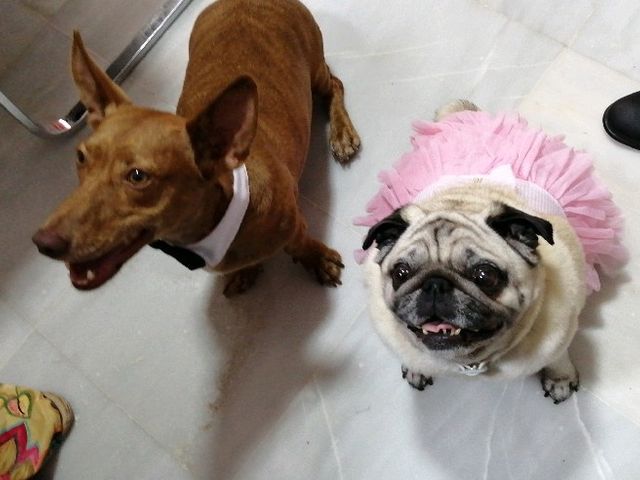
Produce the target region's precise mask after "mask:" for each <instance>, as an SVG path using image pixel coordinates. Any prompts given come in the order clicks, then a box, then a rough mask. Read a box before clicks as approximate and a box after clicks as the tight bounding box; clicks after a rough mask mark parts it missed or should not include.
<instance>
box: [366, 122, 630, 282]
mask: <svg viewBox="0 0 640 480" xmlns="http://www.w3.org/2000/svg"><path fill="white" fill-rule="evenodd" d="M414 130H415V135H414V136H413V138H412V145H413V151H412V152H409V153H407V154H405V155H403V156H402V157H401V158H400V159H399V160H398V161H397V162H396V164H395V165H394V166H393V168H391V169H390V170H387V171H384V172H381V173H380V175H379V179H380V182H382V186H381V187H380V190H379V191H378V193H377V194H376V195H375V197H373V199H371V201H370V202H369V203H368V205H367V212H368V215H366V216H364V217H360V218H356V219H355V221H354V223H355V224H356V225H362V226H372V225H374V224H375V223H376V222H378V221H379V220H381V219H383V218H384V217H386V216H387V215H389V214H390V213H392V212H393V211H394V210H395V209H397V208H399V207H401V206H403V205H406V204H407V203H410V202H412V201H413V199H414V198H415V196H416V195H417V194H418V193H420V192H421V191H422V190H423V189H424V188H425V187H426V186H428V185H430V184H433V183H434V182H436V181H438V179H439V178H440V177H441V176H443V175H483V174H487V173H489V172H490V171H491V170H493V169H494V168H496V167H498V166H501V165H511V168H512V170H513V173H514V174H515V176H516V177H517V178H520V179H523V180H527V181H529V182H533V183H535V184H536V185H538V186H540V187H542V188H544V189H545V190H546V191H547V192H549V193H550V194H551V195H552V196H553V197H554V198H555V199H556V200H557V201H558V203H559V204H560V205H561V206H562V207H563V209H564V212H565V215H566V217H567V219H568V220H569V223H570V224H571V225H572V226H573V228H574V229H575V231H576V234H577V235H578V237H579V238H580V241H581V243H582V246H583V248H584V252H585V257H586V263H587V275H586V277H587V278H586V283H587V287H588V289H589V291H590V292H591V291H594V290H595V291H597V290H599V289H600V278H599V275H598V272H597V270H596V268H597V269H598V270H600V271H601V272H602V273H604V274H607V275H611V274H613V272H614V271H615V270H616V269H617V268H619V267H620V266H621V265H622V264H623V263H624V261H625V260H626V258H627V252H626V250H625V248H624V247H623V245H622V243H621V236H622V228H623V221H622V217H621V215H620V210H619V209H618V208H617V207H616V206H615V204H614V203H613V201H612V199H611V193H610V192H609V191H608V190H607V189H606V188H605V187H604V186H603V185H602V184H601V183H600V181H599V180H598V179H596V178H595V177H594V176H593V164H592V161H591V158H590V157H589V155H587V154H586V153H584V152H580V151H576V150H574V149H572V148H570V147H568V146H567V145H566V144H565V143H564V142H563V137H549V136H547V135H546V134H545V133H544V132H542V131H541V130H539V129H534V128H530V127H529V126H528V125H527V122H526V121H525V120H524V119H522V118H520V117H519V116H518V115H512V114H499V115H496V116H493V115H491V114H489V113H487V112H472V111H464V112H459V113H455V114H453V115H450V116H448V117H447V118H446V119H444V120H442V121H440V122H416V123H414Z"/></svg>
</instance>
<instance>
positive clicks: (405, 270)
mask: <svg viewBox="0 0 640 480" xmlns="http://www.w3.org/2000/svg"><path fill="white" fill-rule="evenodd" d="M410 276H411V268H409V265H407V264H406V263H398V264H396V265H395V266H394V267H393V270H391V280H392V282H393V288H394V290H397V289H398V287H399V286H400V285H402V284H403V283H404V282H406V281H407V279H408V278H409V277H410Z"/></svg>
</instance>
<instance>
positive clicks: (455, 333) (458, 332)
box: [452, 328, 462, 335]
mask: <svg viewBox="0 0 640 480" xmlns="http://www.w3.org/2000/svg"><path fill="white" fill-rule="evenodd" d="M461 331H462V329H461V328H456V329H455V330H454V331H453V333H452V335H460V332H461Z"/></svg>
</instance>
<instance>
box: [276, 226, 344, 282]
mask: <svg viewBox="0 0 640 480" xmlns="http://www.w3.org/2000/svg"><path fill="white" fill-rule="evenodd" d="M284 251H285V252H287V253H288V254H289V255H291V257H292V258H293V261H294V262H296V263H298V262H300V263H301V264H302V266H303V267H304V268H305V269H307V270H308V271H309V272H311V273H312V274H314V275H315V277H316V279H317V280H318V282H320V284H321V285H327V286H330V287H336V286H338V285H342V282H341V281H340V275H341V273H342V269H343V268H344V265H343V264H342V257H340V254H339V253H338V252H336V251H335V250H333V249H331V248H329V247H327V246H326V245H325V244H324V243H322V242H319V241H318V240H315V239H313V238H311V237H310V236H308V235H307V223H306V221H305V220H304V218H303V217H302V215H301V214H298V219H297V225H296V231H295V233H294V234H293V236H292V237H291V240H290V241H289V243H288V244H287V245H286V246H285V247H284Z"/></svg>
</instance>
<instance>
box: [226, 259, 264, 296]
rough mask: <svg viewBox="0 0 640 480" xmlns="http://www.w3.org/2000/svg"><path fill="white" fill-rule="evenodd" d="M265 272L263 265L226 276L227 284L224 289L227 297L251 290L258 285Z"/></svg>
mask: <svg viewBox="0 0 640 480" xmlns="http://www.w3.org/2000/svg"><path fill="white" fill-rule="evenodd" d="M263 271H264V268H262V265H253V266H251V267H247V268H243V269H242V270H238V271H237V272H233V273H229V274H228V275H226V277H227V278H228V280H227V284H226V285H225V287H224V292H223V293H224V296H225V297H234V296H236V295H240V294H241V293H244V292H246V291H247V290H249V289H250V288H251V287H253V285H254V284H255V283H256V279H257V278H258V276H259V275H260V274H261V273H262V272H263Z"/></svg>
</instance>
